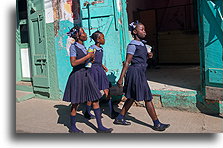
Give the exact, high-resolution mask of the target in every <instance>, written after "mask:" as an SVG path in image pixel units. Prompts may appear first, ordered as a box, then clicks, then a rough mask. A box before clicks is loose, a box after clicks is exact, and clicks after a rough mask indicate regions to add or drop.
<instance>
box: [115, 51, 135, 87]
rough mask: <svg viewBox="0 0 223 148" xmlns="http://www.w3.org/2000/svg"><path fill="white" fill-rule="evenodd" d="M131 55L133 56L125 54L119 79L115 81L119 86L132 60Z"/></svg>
mask: <svg viewBox="0 0 223 148" xmlns="http://www.w3.org/2000/svg"><path fill="white" fill-rule="evenodd" d="M132 57H133V55H132V54H127V56H126V61H125V62H124V64H123V68H122V72H121V75H120V77H119V80H118V82H117V84H118V86H119V87H121V86H122V83H123V78H124V76H125V73H126V71H127V70H128V67H129V64H130V63H131V61H132Z"/></svg>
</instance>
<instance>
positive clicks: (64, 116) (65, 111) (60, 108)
mask: <svg viewBox="0 0 223 148" xmlns="http://www.w3.org/2000/svg"><path fill="white" fill-rule="evenodd" d="M54 108H57V114H58V116H59V117H58V120H57V124H63V125H64V126H66V127H67V128H68V131H69V128H70V126H71V125H70V109H71V105H69V106H67V105H55V106H54ZM82 108H83V107H82V105H79V107H78V111H80V110H82ZM76 121H77V122H78V123H85V124H86V125H87V126H89V127H91V128H92V129H94V130H95V131H96V130H97V127H96V126H95V125H94V124H92V123H91V122H89V121H88V120H87V119H86V118H85V117H84V116H83V115H82V114H80V113H78V112H77V115H76Z"/></svg>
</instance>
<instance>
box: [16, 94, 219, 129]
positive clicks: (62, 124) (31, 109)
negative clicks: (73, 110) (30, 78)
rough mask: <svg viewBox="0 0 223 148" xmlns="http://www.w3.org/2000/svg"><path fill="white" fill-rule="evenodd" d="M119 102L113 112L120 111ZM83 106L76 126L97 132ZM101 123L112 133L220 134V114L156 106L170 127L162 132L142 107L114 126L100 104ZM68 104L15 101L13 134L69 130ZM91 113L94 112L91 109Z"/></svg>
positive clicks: (163, 120) (34, 100) (133, 107)
mask: <svg viewBox="0 0 223 148" xmlns="http://www.w3.org/2000/svg"><path fill="white" fill-rule="evenodd" d="M121 107H122V103H120V104H119V106H118V108H116V111H119V110H120V108H121ZM82 110H85V108H84V106H83V105H80V107H79V109H78V114H77V127H78V128H80V129H81V130H83V131H84V132H85V133H96V131H95V129H96V125H97V124H96V120H95V119H92V120H86V119H85V118H84V117H83V113H82ZM101 110H102V111H103V114H102V116H103V118H102V120H103V123H104V125H105V126H106V127H112V128H113V129H114V131H113V132H112V133H220V132H223V117H221V116H220V117H214V116H210V115H205V114H201V113H191V112H186V111H179V110H171V109H166V108H161V109H156V111H157V114H158V117H159V119H160V121H161V122H164V123H170V124H171V126H170V127H169V128H168V129H167V130H166V131H164V132H157V131H153V130H152V128H151V126H152V121H151V119H150V117H149V116H148V114H147V112H146V110H145V108H144V107H136V106H132V108H131V109H130V110H129V114H128V115H127V120H129V121H130V122H131V123H132V125H131V126H122V125H114V124H113V120H112V119H110V118H109V117H108V115H107V114H108V106H107V105H102V107H101ZM69 112H70V106H69V103H67V102H63V101H51V100H43V99H37V98H33V99H30V100H26V101H23V102H17V103H16V133H68V127H69V126H70V123H69ZM92 113H93V111H92Z"/></svg>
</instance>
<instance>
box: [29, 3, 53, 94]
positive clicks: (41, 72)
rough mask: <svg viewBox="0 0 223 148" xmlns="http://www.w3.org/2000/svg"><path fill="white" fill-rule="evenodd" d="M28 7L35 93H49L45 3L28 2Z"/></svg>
mask: <svg viewBox="0 0 223 148" xmlns="http://www.w3.org/2000/svg"><path fill="white" fill-rule="evenodd" d="M27 6H28V8H27V9H28V24H29V41H30V48H31V55H32V80H33V86H34V91H41V92H48V88H49V68H48V53H47V50H46V39H45V36H46V35H45V34H46V33H45V32H46V30H45V28H46V27H45V20H44V18H45V16H44V5H43V1H42V0H41V1H39V0H28V1H27Z"/></svg>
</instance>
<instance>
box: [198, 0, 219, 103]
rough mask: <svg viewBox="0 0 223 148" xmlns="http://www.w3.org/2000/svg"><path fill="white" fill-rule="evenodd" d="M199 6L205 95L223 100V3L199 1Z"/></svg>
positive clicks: (216, 0)
mask: <svg viewBox="0 0 223 148" xmlns="http://www.w3.org/2000/svg"><path fill="white" fill-rule="evenodd" d="M198 4H199V5H198V8H199V23H200V24H199V31H200V50H201V51H200V52H201V71H202V72H201V73H202V75H201V77H202V90H203V94H204V95H205V98H206V99H210V100H223V50H222V45H223V18H222V16H223V2H222V0H198Z"/></svg>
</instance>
